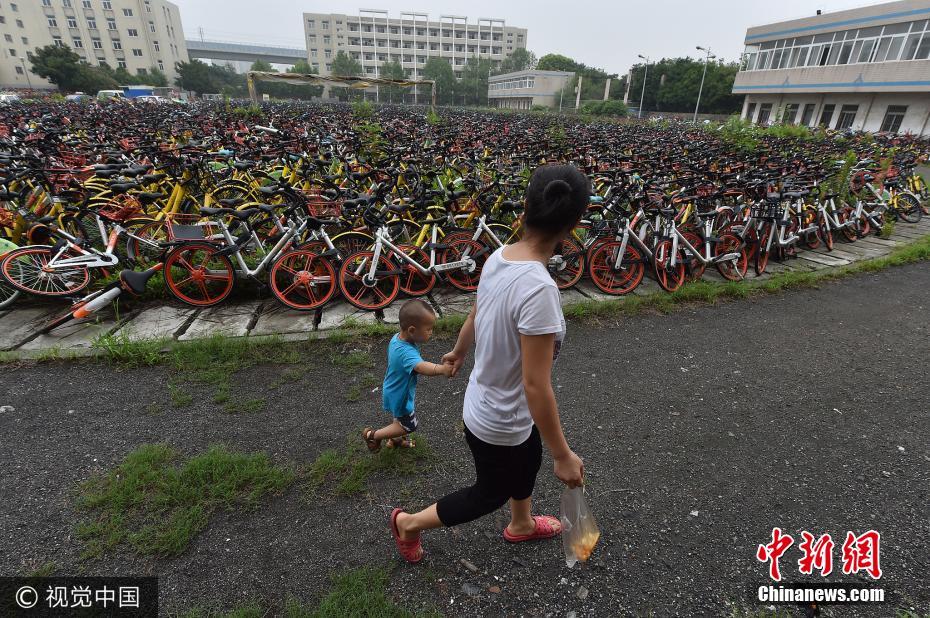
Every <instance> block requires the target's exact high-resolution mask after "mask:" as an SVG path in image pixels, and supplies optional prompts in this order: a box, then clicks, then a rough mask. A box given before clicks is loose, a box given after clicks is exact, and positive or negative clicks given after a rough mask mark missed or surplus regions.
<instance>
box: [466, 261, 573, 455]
mask: <svg viewBox="0 0 930 618" xmlns="http://www.w3.org/2000/svg"><path fill="white" fill-rule="evenodd" d="M502 252H503V248H502V249H498V250H497V251H495V252H494V253H493V254H492V255H491V257H489V258H488V260H487V262H485V264H484V268H483V269H482V271H481V280H480V282H479V283H478V297H477V301H476V304H477V311H476V313H475V368H474V369H473V370H472V372H471V378H470V379H469V380H468V388H467V389H466V390H465V406H464V412H463V418H464V421H465V425H466V426H467V427H468V430H469V431H471V432H472V433H473V434H474V435H475V436H476V437H477V438H479V439H480V440H483V441H484V442H487V443H488V444H496V445H499V446H516V445H518V444H522V443H523V442H525V441H526V440H527V438H529V437H530V432H531V431H532V429H533V419H532V417H531V416H530V409H529V406H528V405H527V403H526V393H525V392H524V390H523V366H522V356H521V346H520V335H521V334H523V335H548V334H551V333H555V339H556V341H555V349H554V350H553V359H555V358H556V357H557V356H558V354H559V349H560V348H561V345H562V340H563V339H564V338H565V317H564V316H563V315H562V305H561V303H560V302H559V289H558V287H556V285H555V281H553V280H552V277H550V276H549V272H548V271H547V270H546V267H545V266H543V265H542V264H541V263H539V262H536V261H530V262H512V261H509V260H506V259H504V257H503V254H502Z"/></svg>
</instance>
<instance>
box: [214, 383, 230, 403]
mask: <svg viewBox="0 0 930 618" xmlns="http://www.w3.org/2000/svg"><path fill="white" fill-rule="evenodd" d="M228 401H229V384H221V385H220V386H219V387H218V388H217V389H216V392H215V393H213V403H226V402H228Z"/></svg>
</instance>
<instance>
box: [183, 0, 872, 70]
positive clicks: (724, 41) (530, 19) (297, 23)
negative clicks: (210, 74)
mask: <svg viewBox="0 0 930 618" xmlns="http://www.w3.org/2000/svg"><path fill="white" fill-rule="evenodd" d="M172 1H173V2H174V3H175V4H177V5H178V6H179V7H180V8H181V18H182V20H183V22H184V30H185V34H186V36H187V37H188V38H199V37H200V29H201V28H202V29H203V36H204V38H207V39H214V40H227V41H236V42H250V43H264V44H269V45H287V46H293V47H302V48H305V47H306V45H304V43H303V37H304V29H303V22H302V15H303V13H304V12H305V11H312V12H317V13H333V12H336V13H345V14H349V15H351V14H358V9H359V8H367V9H385V10H387V11H390V16H391V17H397V16H398V14H399V13H400V12H401V11H417V12H423V13H428V14H429V16H430V19H431V20H438V18H439V16H440V15H461V16H467V17H468V20H469V23H474V22H475V21H476V20H477V19H478V18H481V17H492V18H497V19H503V20H505V21H506V22H507V25H508V26H515V27H519V28H526V29H527V30H528V31H529V32H528V45H527V47H528V48H529V49H530V50H531V51H533V52H534V53H535V54H536V55H537V56H542V55H543V54H547V53H559V54H563V55H566V56H569V57H571V58H574V59H575V60H578V61H581V62H584V63H585V64H587V65H591V66H595V67H599V68H602V69H605V70H606V71H608V72H610V73H617V74H623V73H626V72H627V71H628V70H629V67H630V66H631V65H632V64H634V63H636V62H637V55H638V54H643V55H644V56H649V57H651V58H656V59H658V58H661V57H677V56H689V55H690V56H692V57H696V56H697V55H698V54H699V53H700V52H698V51H696V50H695V49H694V48H695V46H696V45H701V46H703V47H707V46H710V47H711V50H712V51H713V52H714V53H715V54H717V55H718V56H721V57H722V58H724V59H726V60H736V59H738V57H739V55H740V53H742V50H743V36H744V35H745V33H746V28H747V27H748V26H754V25H760V24H765V23H770V22H774V21H783V20H786V19H795V18H799V17H807V16H810V15H812V14H814V13H815V12H816V10H817V9H823V10H824V12H828V11H836V10H841V9H847V8H852V7H854V6H861V5H862V4H868V3H863V2H861V1H857V0H845V1H844V0H814V1H813V2H812V1H810V0H780V2H768V1H766V2H762V1H759V0H705V1H699V0H690V1H689V0H649V1H643V0H636V1H635V2H634V1H631V0H602V1H593V0H574V1H572V2H566V1H564V0H563V1H561V2H551V1H549V0H534V1H532V2H530V1H527V0H510V1H507V2H501V1H500V0H493V1H491V0H467V1H465V2H463V1H461V0H459V1H457V2H455V1H450V0H436V1H434V0H430V1H429V2H425V1H423V0H409V1H407V0H362V1H361V2H359V3H358V4H356V3H354V2H353V0H342V1H336V0H313V1H310V0H172Z"/></svg>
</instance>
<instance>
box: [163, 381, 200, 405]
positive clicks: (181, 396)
mask: <svg viewBox="0 0 930 618" xmlns="http://www.w3.org/2000/svg"><path fill="white" fill-rule="evenodd" d="M168 393H169V394H170V395H171V405H172V407H175V408H185V407H187V406H189V405H191V403H193V401H194V397H193V396H192V395H191V394H190V393H188V392H187V391H185V390H184V389H182V388H181V387H180V386H178V385H177V384H174V383H173V382H169V383H168Z"/></svg>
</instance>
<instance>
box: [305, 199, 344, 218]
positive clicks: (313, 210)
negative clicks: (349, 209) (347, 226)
mask: <svg viewBox="0 0 930 618" xmlns="http://www.w3.org/2000/svg"><path fill="white" fill-rule="evenodd" d="M344 201H345V200H328V199H326V198H324V197H320V196H319V195H307V196H306V199H305V201H304V207H305V208H306V209H307V214H309V215H310V216H311V217H317V218H327V217H338V216H339V215H340V213H342V204H343V202H344Z"/></svg>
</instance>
